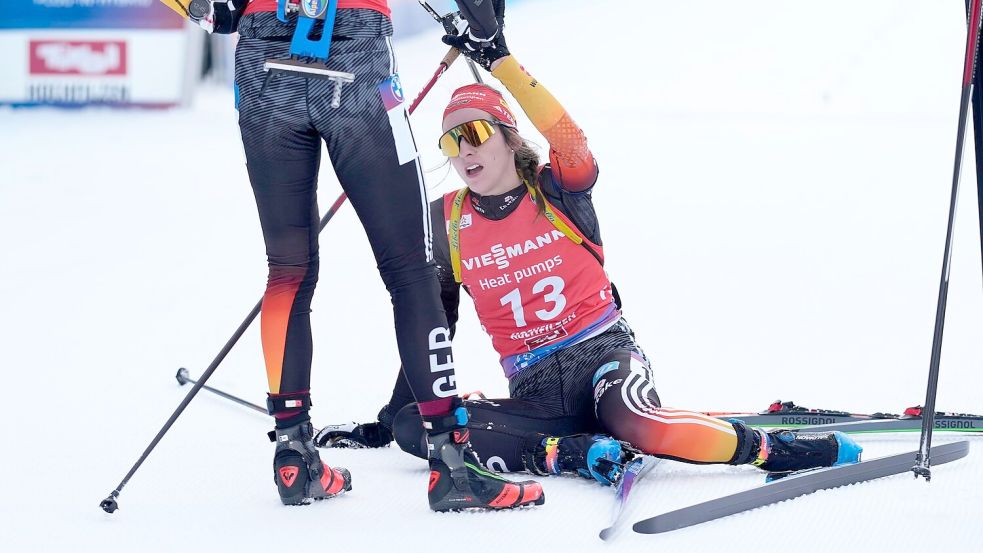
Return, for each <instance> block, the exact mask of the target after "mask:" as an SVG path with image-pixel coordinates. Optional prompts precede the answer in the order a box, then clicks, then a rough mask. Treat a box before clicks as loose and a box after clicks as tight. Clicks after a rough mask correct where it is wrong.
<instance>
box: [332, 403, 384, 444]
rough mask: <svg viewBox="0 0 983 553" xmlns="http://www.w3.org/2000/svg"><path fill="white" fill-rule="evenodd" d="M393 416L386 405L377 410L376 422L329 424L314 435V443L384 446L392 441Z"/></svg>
mask: <svg viewBox="0 0 983 553" xmlns="http://www.w3.org/2000/svg"><path fill="white" fill-rule="evenodd" d="M394 416H395V415H394V414H392V413H390V409H389V405H386V406H384V407H383V408H382V409H381V410H380V411H379V415H378V417H377V418H378V420H377V421H376V422H365V423H362V424H359V423H357V422H350V423H345V424H329V425H328V426H325V427H324V428H322V429H321V430H320V431H318V433H317V436H314V443H316V444H317V446H318V447H350V448H355V449H363V448H373V447H386V446H388V445H389V442H392V441H393V417H394Z"/></svg>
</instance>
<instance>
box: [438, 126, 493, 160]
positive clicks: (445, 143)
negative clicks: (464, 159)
mask: <svg viewBox="0 0 983 553" xmlns="http://www.w3.org/2000/svg"><path fill="white" fill-rule="evenodd" d="M493 134H495V126H494V125H492V123H491V122H489V121H485V120H481V119H479V120H477V121H468V122H467V123H461V124H460V125H458V126H456V127H454V128H453V129H451V130H449V131H447V132H445V133H444V134H443V136H441V137H440V151H441V152H442V153H443V154H444V155H445V156H447V157H457V156H459V155H461V140H465V141H467V143H468V144H470V145H472V146H476V147H477V146H481V145H482V144H484V143H485V142H487V141H488V139H489V138H491V137H492V135H493Z"/></svg>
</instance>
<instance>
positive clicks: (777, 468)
mask: <svg viewBox="0 0 983 553" xmlns="http://www.w3.org/2000/svg"><path fill="white" fill-rule="evenodd" d="M755 433H757V434H758V436H759V440H760V441H759V446H758V453H757V455H756V456H755V459H754V460H752V461H751V464H752V465H754V466H756V467H758V468H760V469H762V470H766V471H768V472H769V473H771V477H770V478H771V479H775V478H781V477H783V476H787V475H789V474H792V473H795V472H798V471H801V470H808V469H815V468H821V467H835V466H838V465H849V464H853V463H857V462H859V461H860V455H861V454H862V453H863V447H861V446H860V444H858V443H857V442H856V441H855V440H854V439H853V438H851V437H850V436H848V435H846V434H844V433H843V432H838V431H834V432H792V431H789V430H772V431H771V432H765V431H763V430H755Z"/></svg>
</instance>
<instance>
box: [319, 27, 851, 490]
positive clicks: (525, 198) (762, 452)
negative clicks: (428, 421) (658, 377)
mask: <svg viewBox="0 0 983 553" xmlns="http://www.w3.org/2000/svg"><path fill="white" fill-rule="evenodd" d="M464 51H465V52H466V53H467V49H465V50H464ZM470 56H471V57H473V58H474V59H475V60H476V61H479V62H481V64H482V65H483V66H484V67H485V68H486V69H490V70H491V73H492V75H494V76H495V77H496V78H497V79H498V80H499V81H500V82H501V83H502V84H503V85H505V87H506V88H507V89H508V90H509V92H511V93H512V95H513V96H514V97H515V98H516V99H517V100H518V102H519V105H520V106H521V107H522V109H523V111H525V113H526V115H528V116H529V119H530V120H531V121H532V122H533V124H535V125H536V128H537V129H538V130H539V131H540V132H541V133H542V134H543V136H545V137H546V139H547V140H548V141H549V145H550V152H549V163H548V164H546V165H543V166H540V165H539V159H538V157H537V155H536V153H534V152H533V150H532V148H530V146H529V145H528V143H527V142H526V140H525V139H523V138H522V136H520V135H519V133H518V131H517V129H516V120H515V117H514V116H513V113H512V111H511V110H510V109H509V107H508V105H507V104H506V103H505V100H504V99H503V98H502V95H501V94H500V93H499V92H497V91H496V90H495V89H493V88H491V87H488V86H484V85H479V84H472V85H468V86H464V87H461V88H459V89H457V90H456V91H455V92H454V94H453V96H452V97H451V100H450V103H449V104H448V105H447V108H446V109H445V110H444V120H443V129H444V131H445V132H444V134H443V136H441V138H440V148H441V150H442V152H443V153H444V155H446V156H447V157H448V158H449V159H450V163H451V164H452V165H453V166H454V169H455V170H456V171H457V173H458V174H459V175H460V177H461V179H462V180H463V181H464V182H465V184H466V185H467V187H466V188H463V189H461V190H459V191H457V192H452V193H449V194H446V195H445V196H444V197H443V198H442V199H441V200H438V201H435V202H433V204H432V206H431V213H432V214H433V216H434V220H433V228H446V229H448V231H447V234H446V235H441V236H440V237H439V238H438V237H435V239H434V255H435V258H436V263H437V274H438V277H439V280H440V287H441V298H442V300H443V303H444V309H445V310H446V313H447V319H448V323H449V324H450V325H451V329H452V330H451V332H452V333H453V331H454V330H453V329H454V324H455V323H456V321H457V318H458V317H457V310H458V302H459V297H460V288H461V287H462V286H463V288H464V290H465V291H466V292H467V293H468V294H469V295H470V296H471V297H472V299H473V300H474V304H475V309H476V311H477V314H478V318H479V319H480V321H481V323H482V325H483V327H484V329H485V330H486V331H487V332H488V334H489V335H490V336H491V339H492V344H493V346H494V347H495V350H496V351H498V353H499V355H500V356H501V363H502V367H503V368H504V369H505V375H506V377H508V379H509V394H510V396H511V398H510V399H488V400H486V399H481V400H468V401H466V402H465V403H466V404H467V406H468V408H469V410H470V413H471V420H470V423H469V425H468V426H469V429H470V434H471V443H472V445H473V447H474V451H475V452H476V453H477V454H478V455H479V456H480V458H481V460H482V462H483V463H484V464H485V466H486V467H487V468H489V469H492V470H496V471H502V472H510V471H516V470H523V469H524V470H527V471H529V472H532V473H535V474H540V475H545V474H560V473H562V472H577V473H579V474H581V475H584V476H588V477H589V476H593V477H594V478H596V479H597V480H599V481H601V482H602V483H611V482H614V481H615V480H617V478H618V476H619V474H620V473H621V467H622V466H623V464H624V463H625V462H626V460H627V458H628V457H630V456H631V455H632V453H633V451H632V450H633V449H637V450H640V451H641V452H643V453H646V454H650V455H655V456H658V457H665V458H671V459H676V460H680V461H686V462H692V463H728V464H732V465H741V464H751V465H754V466H757V467H759V468H761V469H764V470H766V471H790V470H799V469H805V468H811V467H818V466H830V465H836V464H841V463H851V462H856V461H858V460H859V457H860V452H861V448H860V447H859V446H858V445H857V444H856V443H855V442H854V441H853V440H852V439H851V438H849V437H848V436H846V435H844V434H842V433H840V432H830V433H813V434H804V433H799V434H795V433H792V432H787V431H774V432H769V433H765V432H763V431H761V430H755V429H752V428H749V427H748V426H747V425H745V424H743V423H741V422H736V421H735V422H727V421H723V420H719V419H716V418H712V417H709V416H706V415H702V414H699V413H694V412H690V411H681V410H678V409H665V408H663V407H662V406H661V403H660V400H659V396H658V395H657V394H656V391H655V387H654V386H653V383H652V382H653V378H652V371H651V368H650V365H649V361H648V359H647V358H646V357H645V354H644V353H643V352H642V350H641V348H640V347H639V346H638V345H637V344H636V342H635V338H634V335H633V333H632V331H631V329H630V328H629V326H628V324H627V323H626V322H625V320H624V319H623V318H622V315H621V307H620V305H619V303H618V299H617V295H616V294H614V293H613V292H614V288H613V286H612V285H611V282H610V281H609V280H608V277H607V275H606V274H605V271H604V269H603V267H602V263H603V261H604V251H603V248H602V246H601V237H600V234H599V231H598V221H597V217H596V215H595V213H594V207H593V204H592V201H591V193H592V190H593V187H594V184H595V180H596V179H597V175H598V170H597V166H596V164H595V161H594V157H593V156H592V154H591V152H590V150H589V149H588V147H587V141H586V139H585V137H584V134H583V132H582V131H581V129H580V128H579V127H578V126H577V125H576V124H575V123H574V121H573V119H571V117H570V116H569V115H568V114H567V113H566V111H565V110H564V109H563V107H562V106H561V105H560V104H559V103H558V102H557V100H556V99H555V98H554V97H553V95H552V94H550V92H549V91H547V90H546V88H545V87H544V86H543V85H542V83H540V82H538V81H537V80H536V79H534V78H533V77H532V76H530V75H529V74H528V73H527V72H526V71H525V70H524V69H523V68H522V67H521V66H520V65H519V62H518V61H516V59H515V58H514V57H512V56H511V55H509V53H508V50H507V49H506V48H505V45H504V41H502V40H499V41H498V43H497V44H496V45H494V46H493V47H488V48H484V49H477V50H476V51H475V52H472V53H470ZM412 401H413V396H412V394H411V393H410V389H409V387H408V386H407V383H406V380H405V378H404V377H403V376H402V374H400V376H399V378H398V382H397V384H396V387H395V389H394V390H393V395H392V398H391V399H390V401H389V404H388V405H386V406H385V407H384V408H383V409H382V411H381V412H380V413H379V421H378V422H374V423H369V424H361V425H357V426H355V427H354V428H352V427H350V426H348V427H329V428H326V429H325V430H323V431H322V432H321V435H320V436H318V438H319V444H320V445H333V446H336V447H337V446H367V447H378V446H382V445H385V444H388V443H389V441H390V440H391V439H392V437H393V436H395V439H396V441H397V442H398V443H399V445H400V447H401V448H403V449H404V450H406V451H408V452H410V453H412V454H414V455H416V456H418V457H421V458H426V445H425V443H426V442H425V436H424V433H423V431H422V429H421V427H420V422H419V421H420V418H419V417H420V415H419V412H418V410H417V408H416V406H415V404H413V403H412ZM612 437H613V438H614V439H612ZM622 442H625V443H627V444H630V446H626V445H625V444H623V443H622Z"/></svg>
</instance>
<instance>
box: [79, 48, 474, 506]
mask: <svg viewBox="0 0 983 553" xmlns="http://www.w3.org/2000/svg"><path fill="white" fill-rule="evenodd" d="M452 50H456V49H452ZM456 58H457V56H451V52H448V54H447V56H445V57H444V59H443V60H442V61H441V66H440V67H439V68H438V69H437V73H436V74H435V77H434V78H433V79H431V81H432V82H431V83H430V87H429V88H427V89H426V90H427V91H429V90H430V88H432V87H433V82H436V79H437V78H439V77H440V75H443V73H444V71H446V70H447V68H448V67H450V64H452V63H454V60H455V59H456ZM445 63H446V65H444V64H445ZM425 95H426V92H423V93H421V95H419V96H417V99H416V100H415V101H414V102H413V105H412V106H410V110H409V112H410V113H412V112H413V111H414V110H415V109H416V107H417V106H418V105H419V104H420V102H421V101H422V100H423V97H424V96H425ZM347 198H348V196H346V195H345V193H344V192H342V193H341V194H340V195H339V196H338V198H337V199H336V200H335V201H334V203H333V204H331V207H330V208H328V211H327V212H326V213H325V214H324V217H322V218H321V224H320V225H319V226H318V234H320V233H321V231H323V230H324V227H326V226H327V225H328V221H330V220H331V218H332V217H334V215H335V213H337V212H338V209H339V208H341V205H342V204H343V203H345V200H346V199H347ZM262 306H263V300H262V299H260V300H259V301H258V302H257V303H256V305H255V306H253V309H252V310H251V311H250V312H249V314H248V315H246V318H245V319H244V320H243V321H242V323H241V324H240V325H239V328H237V329H236V330H235V332H234V333H232V337H231V338H229V340H228V341H227V342H226V343H225V346H223V347H222V350H221V351H219V352H218V355H216V356H215V359H213V360H212V362H211V364H209V365H208V368H207V369H205V372H204V373H202V375H201V378H199V379H198V381H197V382H195V383H194V386H192V388H191V389H190V390H188V394H187V395H186V396H184V399H183V400H181V403H180V404H179V405H178V406H177V408H176V409H175V410H174V412H173V413H171V416H170V418H168V419H167V422H165V423H164V426H163V427H161V429H160V430H159V431H158V432H157V435H156V436H154V439H153V440H151V442H150V445H148V446H147V448H146V449H145V450H144V451H143V454H142V455H140V458H139V459H137V461H136V463H134V464H133V466H132V467H130V471H129V472H127V473H126V476H124V477H123V480H122V481H120V483H119V485H118V486H116V489H114V490H113V491H112V492H111V493H110V494H109V495H108V496H106V499H103V500H102V501H101V502H100V503H99V507H101V508H102V510H103V511H106V512H107V513H110V514H111V513H114V512H116V510H117V509H118V508H119V502H118V501H117V499H118V498H119V494H120V492H122V491H123V487H124V486H126V484H127V482H129V481H130V478H132V477H133V475H134V474H135V473H136V471H137V469H139V468H140V465H142V464H143V462H144V461H145V460H146V459H147V457H148V456H149V455H150V452H151V451H153V450H154V448H155V447H157V443H158V442H160V440H161V438H163V437H164V434H166V433H167V431H168V430H170V428H171V426H172V425H174V422H175V421H176V420H177V418H178V417H179V416H181V413H183V412H184V409H185V408H186V407H187V406H188V404H189V403H191V400H192V399H194V397H195V396H196V395H197V394H198V392H199V391H200V390H201V389H202V388H203V387H204V386H205V382H207V381H208V379H209V378H210V377H211V376H212V373H214V372H215V369H217V368H218V366H219V364H221V363H222V360H223V359H225V357H226V356H227V355H228V354H229V352H230V351H231V350H232V347H233V346H235V344H236V343H237V342H238V341H239V338H241V337H242V335H243V334H244V333H245V332H246V329H247V328H249V325H250V324H252V322H253V320H255V319H256V316H257V315H259V311H260V309H261V308H262ZM178 374H179V375H180V371H179V372H178ZM179 381H180V379H179ZM229 399H231V398H229ZM257 407H258V406H257ZM262 411H263V412H264V413H265V412H266V409H262Z"/></svg>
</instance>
